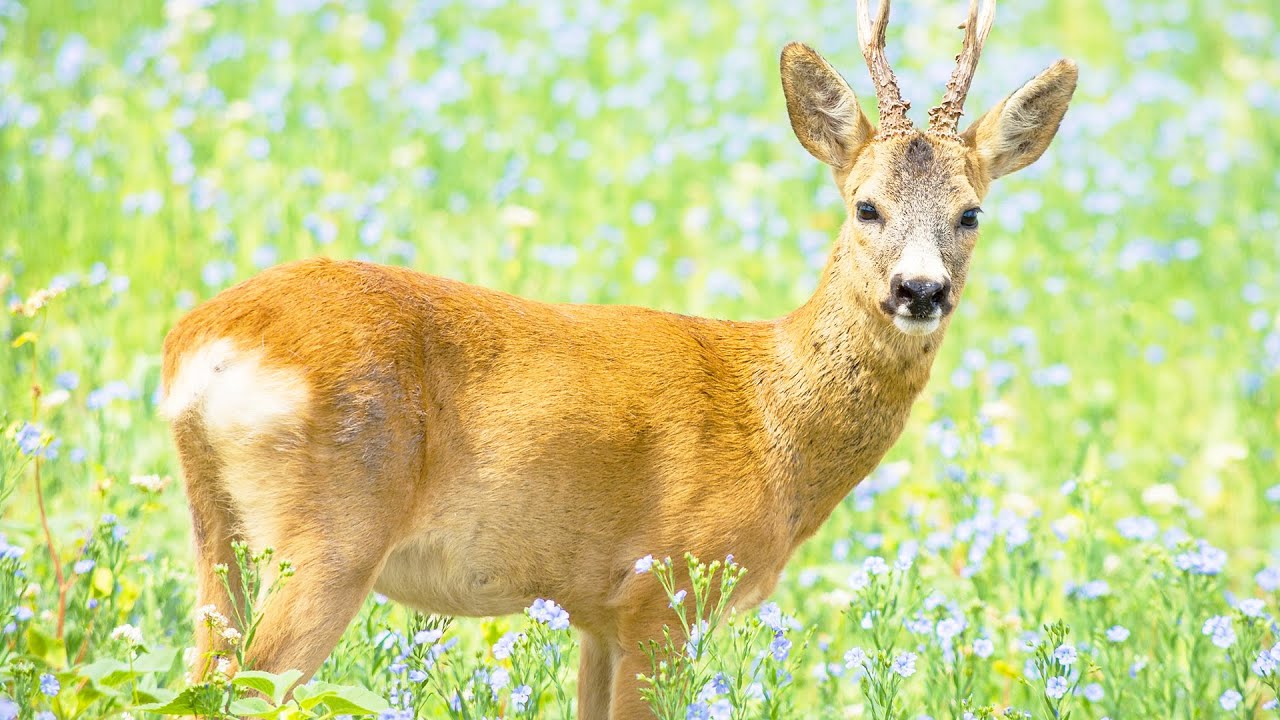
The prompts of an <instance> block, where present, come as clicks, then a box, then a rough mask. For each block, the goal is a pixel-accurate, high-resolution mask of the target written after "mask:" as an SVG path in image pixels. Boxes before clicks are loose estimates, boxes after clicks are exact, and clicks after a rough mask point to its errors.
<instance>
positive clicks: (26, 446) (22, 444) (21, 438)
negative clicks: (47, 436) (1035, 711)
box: [14, 423, 44, 455]
mask: <svg viewBox="0 0 1280 720" xmlns="http://www.w3.org/2000/svg"><path fill="white" fill-rule="evenodd" d="M14 440H16V441H17V442H18V449H19V450H21V451H22V454H23V455H35V454H36V453H38V452H40V448H41V447H42V446H43V445H44V437H43V433H41V431H40V427H39V426H38V425H32V424H31V423H23V424H22V427H21V428H19V429H18V434H17V435H15V436H14Z"/></svg>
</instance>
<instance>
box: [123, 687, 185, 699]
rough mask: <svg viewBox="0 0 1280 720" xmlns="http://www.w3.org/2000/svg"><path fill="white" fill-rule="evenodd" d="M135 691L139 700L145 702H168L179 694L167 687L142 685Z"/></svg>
mask: <svg viewBox="0 0 1280 720" xmlns="http://www.w3.org/2000/svg"><path fill="white" fill-rule="evenodd" d="M133 692H134V694H135V695H137V697H138V699H139V700H141V701H143V702H148V703H167V702H170V701H172V700H173V699H174V698H175V697H177V696H178V694H177V693H175V692H174V691H172V690H167V689H165V688H142V687H140V688H138V689H137V690H134V691H133Z"/></svg>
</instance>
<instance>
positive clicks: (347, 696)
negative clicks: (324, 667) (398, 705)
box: [293, 682, 388, 713]
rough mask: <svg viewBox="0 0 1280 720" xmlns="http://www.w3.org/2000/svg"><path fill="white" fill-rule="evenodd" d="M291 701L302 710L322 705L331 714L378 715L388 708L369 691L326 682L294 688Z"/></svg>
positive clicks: (385, 702) (384, 702)
mask: <svg viewBox="0 0 1280 720" xmlns="http://www.w3.org/2000/svg"><path fill="white" fill-rule="evenodd" d="M293 699H294V700H296V701H298V704H299V705H301V706H302V708H303V709H304V710H311V709H312V708H314V707H316V706H317V705H320V704H321V703H323V704H324V706H325V707H326V708H328V709H329V712H331V713H378V712H382V711H383V710H386V709H387V707H388V705H387V701H386V700H383V699H382V697H381V696H380V695H378V694H376V693H374V692H372V691H370V690H366V689H365V688H362V687H354V686H351V685H334V684H332V683H326V682H311V683H307V684H306V685H302V686H300V687H298V688H296V689H295V690H294V691H293Z"/></svg>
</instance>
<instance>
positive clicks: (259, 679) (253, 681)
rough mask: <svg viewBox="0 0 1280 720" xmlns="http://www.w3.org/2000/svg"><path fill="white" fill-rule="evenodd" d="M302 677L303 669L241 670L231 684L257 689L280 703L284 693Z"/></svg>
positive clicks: (277, 703)
mask: <svg viewBox="0 0 1280 720" xmlns="http://www.w3.org/2000/svg"><path fill="white" fill-rule="evenodd" d="M301 677H302V671H300V670H286V671H285V672H282V673H279V674H276V673H269V672H262V671H260V670H241V671H240V672H238V673H236V676H235V677H234V678H232V679H231V684H232V685H235V686H236V687H242V688H248V689H250V690H256V691H258V692H260V693H262V694H263V695H266V696H267V697H269V698H271V702H273V703H275V704H276V705H279V704H280V703H281V701H283V700H284V694H285V693H287V692H289V688H291V687H293V684H294V683H296V682H298V679H299V678H301Z"/></svg>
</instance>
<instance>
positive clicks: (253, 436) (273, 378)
mask: <svg viewBox="0 0 1280 720" xmlns="http://www.w3.org/2000/svg"><path fill="white" fill-rule="evenodd" d="M179 362H180V364H179V366H178V372H177V373H176V374H175V376H174V379H173V383H172V385H171V387H170V388H169V392H168V394H167V396H166V397H165V398H164V400H163V401H162V402H161V404H160V412H161V413H162V414H163V415H164V416H165V417H167V418H169V419H170V420H173V419H177V418H180V417H182V416H184V415H187V414H189V413H196V414H198V416H199V419H200V421H201V423H202V424H203V426H204V430H205V433H206V434H207V436H208V440H209V442H210V444H211V445H212V446H213V448H214V452H215V453H216V454H217V456H218V458H219V459H220V460H221V464H222V472H221V476H222V477H221V480H222V483H223V487H224V488H225V489H226V491H227V492H228V493H229V494H230V495H231V497H232V498H233V499H234V500H235V502H236V504H237V506H238V509H239V514H240V520H241V524H242V528H241V529H242V531H243V532H244V533H245V535H246V536H247V538H248V540H249V544H250V546H251V547H252V548H254V550H255V551H256V550H261V549H262V548H263V547H265V546H268V545H271V546H276V547H279V544H280V542H281V541H282V540H283V539H284V537H285V536H284V534H283V525H282V518H283V516H284V514H283V513H282V512H278V511H281V510H284V509H286V508H287V507H288V506H289V503H288V501H287V492H288V485H287V483H285V484H282V483H281V482H280V479H281V474H282V472H285V468H286V467H287V463H288V454H287V453H285V452H283V448H285V447H288V446H291V445H292V446H296V445H297V444H298V443H299V442H301V441H302V439H301V436H300V435H299V431H300V430H301V428H302V427H303V423H304V422H305V421H306V419H307V412H308V406H309V401H310V389H309V387H308V385H307V382H306V378H305V377H303V375H302V373H301V372H299V371H298V370H296V369H293V368H281V367H272V366H270V365H267V364H266V363H265V362H264V361H263V357H262V352H261V351H259V350H256V349H252V350H241V349H237V348H236V346H235V345H234V344H232V342H231V341H230V340H227V339H221V340H215V341H213V342H210V343H207V344H205V345H202V346H200V347H198V348H196V349H195V350H193V351H191V352H189V353H187V354H186V355H185V356H184V357H183V358H182V359H181V360H180V361H179Z"/></svg>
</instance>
